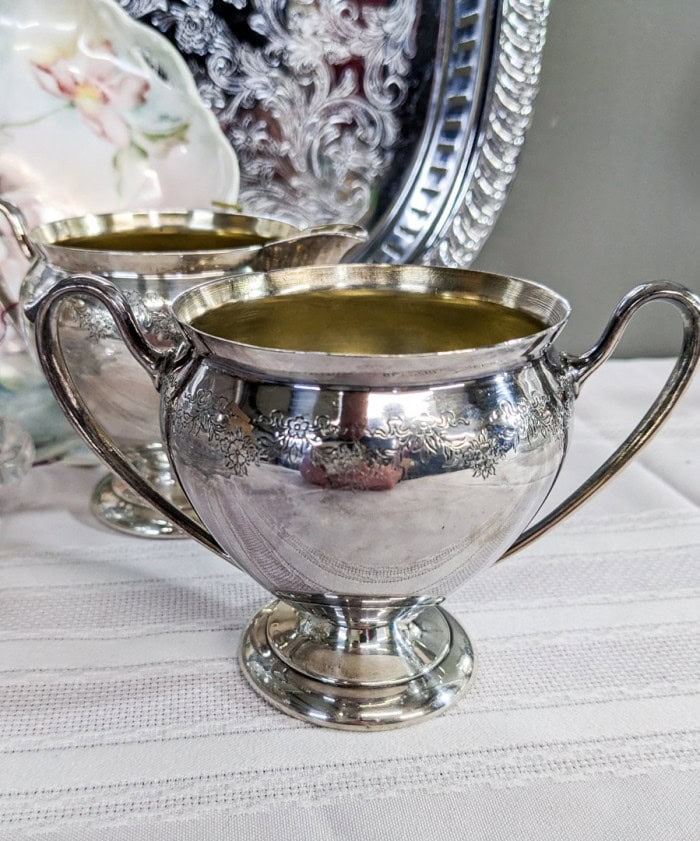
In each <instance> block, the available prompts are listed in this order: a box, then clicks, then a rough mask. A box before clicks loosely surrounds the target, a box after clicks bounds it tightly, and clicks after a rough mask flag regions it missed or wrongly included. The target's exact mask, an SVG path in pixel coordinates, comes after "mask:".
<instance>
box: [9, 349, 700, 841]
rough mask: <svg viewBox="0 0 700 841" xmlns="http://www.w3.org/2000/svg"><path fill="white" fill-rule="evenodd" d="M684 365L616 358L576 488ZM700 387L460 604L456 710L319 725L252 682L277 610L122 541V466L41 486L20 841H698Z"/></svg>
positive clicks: (23, 680)
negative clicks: (114, 490) (99, 495)
mask: <svg viewBox="0 0 700 841" xmlns="http://www.w3.org/2000/svg"><path fill="white" fill-rule="evenodd" d="M669 367H670V363H669V362H668V361H664V360H655V361H627V362H622V361H618V362H611V363H608V364H606V365H605V366H604V367H603V369H601V371H600V372H598V373H597V374H596V375H595V376H594V377H593V378H592V379H591V380H590V381H589V382H588V383H587V384H586V386H585V388H584V391H583V394H582V396H581V398H580V400H579V401H578V405H577V413H576V415H577V418H576V424H575V430H574V440H573V445H572V448H571V451H570V454H569V458H568V460H567V463H566V467H565V470H564V473H563V475H562V477H561V480H560V484H559V488H558V491H557V496H558V497H561V496H562V495H563V494H564V493H566V492H567V491H568V490H569V489H571V488H572V487H573V486H574V485H575V484H576V482H577V480H578V479H580V478H582V477H583V476H584V475H585V474H586V473H587V472H588V471H590V470H591V469H592V468H593V467H594V466H595V464H596V463H597V462H599V461H602V460H603V458H604V456H605V455H606V454H607V453H608V452H609V450H610V449H611V447H612V445H613V444H614V443H615V442H616V441H617V440H620V439H621V438H622V437H623V435H624V434H625V432H626V431H627V430H628V429H629V428H631V426H632V425H633V423H634V421H635V420H636V419H637V417H638V416H639V415H640V414H641V412H642V410H643V409H644V408H646V406H647V405H648V403H649V402H650V400H651V395H652V391H653V389H654V388H655V387H658V385H659V384H660V383H661V381H662V379H663V376H665V373H666V372H667V371H668V369H669ZM699 473H700V379H698V380H696V381H695V383H694V385H693V387H692V389H691V391H690V392H689V394H688V395H687V396H686V397H685V398H684V400H683V402H682V404H681V405H680V406H679V408H678V409H677V410H676V413H675V416H674V417H673V418H672V419H671V421H670V422H669V424H668V425H667V426H666V427H665V429H664V430H663V431H662V433H661V434H660V435H659V437H658V438H657V439H656V440H655V441H654V442H653V443H652V444H651V446H649V447H648V448H647V449H646V450H645V451H644V453H643V455H642V456H641V457H640V458H639V459H638V460H637V462H636V463H635V464H634V465H633V466H631V467H629V468H628V469H627V470H626V471H625V472H624V473H623V474H622V475H621V476H620V477H619V478H618V479H617V480H615V481H614V482H613V483H611V485H609V486H608V487H607V488H606V489H605V490H604V491H603V492H601V493H600V494H599V495H598V496H597V497H596V498H595V499H593V500H592V501H591V502H589V503H588V504H587V506H585V507H584V508H582V509H581V510H579V512H577V513H576V514H575V515H574V516H572V517H571V518H570V519H569V520H568V521H567V522H566V523H564V524H562V525H561V526H559V527H558V528H557V529H556V530H555V531H553V532H552V533H551V534H549V535H548V536H546V537H545V538H543V539H542V540H541V541H540V542H538V543H537V544H534V545H533V546H531V547H529V548H528V549H527V550H525V551H523V552H522V553H520V554H519V555H518V556H516V557H513V558H511V559H509V560H508V561H507V562H506V563H503V564H501V565H499V566H498V567H495V568H493V569H492V570H489V571H488V572H485V573H483V574H482V575H481V576H479V577H477V578H475V579H474V580H473V581H472V582H470V583H469V584H468V585H467V586H465V587H463V588H462V589H461V590H460V591H458V592H457V593H455V594H453V595H452V596H451V597H450V598H449V599H448V601H447V606H448V608H449V609H450V610H451V611H452V612H454V613H455V614H456V616H457V617H458V618H459V619H460V620H461V621H462V622H463V624H464V625H465V627H466V628H467V630H468V632H469V633H470V635H471V637H472V639H473V641H474V644H475V647H476V649H477V651H478V656H479V658H480V662H479V669H478V673H477V677H476V679H475V681H474V684H473V688H472V689H471V691H470V692H469V693H468V694H467V695H465V696H464V697H463V698H462V699H461V701H460V702H459V703H458V704H457V705H456V706H454V707H453V708H451V709H450V710H449V711H448V712H447V713H446V714H445V715H443V716H442V717H438V718H435V719H433V720H430V721H427V722H424V723H423V724H421V725H419V726H415V727H409V728H405V729H402V730H396V731H390V732H380V733H371V734H367V733H344V732H336V731H329V730H324V729H321V728H314V727H312V726H310V725H306V724H303V723H301V722H298V721H296V720H293V719H291V718H288V717H286V716H284V715H283V714H282V713H279V712H277V711H276V710H274V709H273V708H272V707H270V706H268V705H267V704H266V703H265V702H264V701H262V700H261V699H260V698H258V696H257V695H256V694H255V693H254V692H253V691H252V690H251V689H250V688H249V687H248V685H247V683H246V682H245V680H244V679H243V677H242V675H241V674H240V672H239V669H238V666H237V662H236V652H237V646H238V641H239V636H240V633H241V629H242V628H243V626H244V625H245V623H246V621H247V620H248V619H250V617H251V616H252V615H253V613H254V612H255V610H256V609H257V608H259V607H260V606H261V605H262V604H263V603H264V602H265V601H266V594H265V593H264V592H263V591H262V590H261V589H260V588H259V587H258V586H257V585H256V584H254V583H253V582H252V581H250V580H248V579H247V578H246V576H245V575H244V574H242V573H240V572H237V571H236V570H235V569H233V568H230V567H229V566H227V565H226V564H225V563H224V562H223V561H221V560H219V559H218V558H216V557H214V556H211V555H208V554H207V553H206V552H205V551H204V550H203V549H201V548H199V547H198V546H197V545H195V544H193V543H192V542H189V541H177V542H166V543H163V542H160V543H156V542H149V541H143V540H139V539H132V538H127V537H121V536H118V535H116V534H111V533H107V532H105V531H102V530H100V529H99V528H98V527H97V526H96V524H95V523H94V521H93V520H92V519H91V517H90V515H89V514H88V513H87V500H88V497H89V492H90V489H91V487H92V485H93V484H94V482H95V480H96V478H97V476H98V471H97V470H96V469H91V470H86V469H82V470H80V469H76V468H73V469H70V468H67V467H61V466H57V467H51V468H41V469H35V470H34V471H33V472H32V473H31V474H30V476H29V477H28V478H27V480H25V482H24V483H23V485H21V486H20V487H19V488H17V489H15V490H14V491H13V492H12V493H11V494H7V493H6V494H5V496H4V497H3V499H2V505H3V506H4V509H5V511H4V513H3V515H2V517H0V519H1V520H2V522H1V523H0V838H2V839H14V838H25V837H33V836H34V835H37V836H40V837H46V838H50V839H61V841H94V839H101V840H102V839H104V841H116V839H120V841H136V839H138V841H141V839H148V841H165V840H166V839H167V841H195V839H196V841H203V840H204V839H206V841H208V840H209V839H258V838H278V839H292V838H294V839H296V838H303V839H304V840H305V841H313V840H314V839H319V841H328V840H329V839H336V838H337V839H344V841H347V839H363V841H367V840H368V839H383V841H392V839H400V840H401V841H406V839H409V838H416V839H420V840H421V841H429V839H440V841H444V839H453V838H454V839H480V841H481V839H489V841H492V840H495V841H500V839H504V841H505V839H508V841H514V839H528V841H530V839H532V841H549V839H552V841H553V840H554V839H557V841H561V839H569V838H570V839H577V841H578V839H581V841H587V840H588V839H606V841H607V840H608V839H635V841H639V839H673V841H681V839H694V840H695V841H696V840H697V839H698V838H700V805H699V804H700V770H699V766H700V703H699V701H698V698H699V694H698V693H700V654H699V653H700V610H699V608H700V480H699V479H698V475H699Z"/></svg>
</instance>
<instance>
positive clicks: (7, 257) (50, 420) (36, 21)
mask: <svg viewBox="0 0 700 841" xmlns="http://www.w3.org/2000/svg"><path fill="white" fill-rule="evenodd" d="M0 88H1V89H2V97H0V197H1V198H3V199H5V200H7V201H10V202H12V203H13V204H15V205H17V206H18V207H19V208H20V209H21V210H22V212H23V213H24V215H25V217H26V218H27V221H28V224H29V225H30V226H31V227H33V226H34V225H38V224H41V223H45V222H51V221H54V220H56V219H61V218H66V217H69V216H79V215H82V214H84V213H86V212H92V213H103V212H114V211H118V210H126V209H130V210H134V209H147V208H164V207H211V206H212V204H213V203H216V202H223V203H227V204H232V203H235V202H236V201H237V198H238V190H239V169H238V161H237V157H236V154H235V152H234V151H233V149H232V147H231V144H230V142H229V141H228V139H227V138H226V137H225V135H224V134H223V132H222V131H221V129H220V127H219V124H218V122H217V120H216V118H215V117H214V115H213V114H212V113H211V111H210V110H209V109H208V108H207V107H206V106H205V105H204V104H203V103H202V101H201V99H200V97H199V94H198V92H197V88H196V85H195V83H194V80H193V78H192V76H191V74H190V71H189V70H188V68H187V65H186V63H185V60H184V59H183V58H182V57H181V55H180V54H179V53H178V51H177V50H176V49H175V48H174V47H173V46H172V45H171V44H170V43H169V42H168V41H167V39H166V38H164V37H163V36H162V35H160V34H159V33H157V32H155V31H154V30H153V29H151V28H149V27H148V26H146V25H144V24H142V23H139V22H137V21H135V20H133V19H132V18H130V17H129V15H128V14H126V12H124V11H123V10H122V9H121V8H120V7H119V5H118V4H117V3H115V2H114V0H22V2H18V0H0ZM26 268H27V263H26V260H25V258H24V256H23V255H22V253H21V252H20V250H19V248H18V247H17V246H16V243H15V241H14V238H13V237H12V236H11V234H10V232H9V230H8V228H7V227H6V225H5V223H4V220H3V221H2V224H0V271H1V272H2V274H3V277H4V280H5V286H6V288H8V289H9V292H10V296H12V295H13V293H16V292H17V291H18V290H19V285H20V282H21V280H22V277H23V276H24V274H25V271H26ZM15 297H16V295H15ZM2 321H3V313H2V312H0V331H2V330H3V324H2ZM8 341H9V340H8ZM8 341H6V342H5V343H4V347H2V348H0V355H2V358H0V414H10V415H15V416H16V415H17V414H18V413H19V415H20V416H21V417H22V420H23V421H25V422H26V421H27V419H29V421H30V423H29V425H30V426H32V425H33V426H36V427H37V429H36V430H33V431H34V437H35V441H36V442H37V443H38V444H40V446H41V447H43V446H44V445H46V446H48V447H52V446H55V445H56V443H57V442H56V441H55V440H52V439H53V437H54V436H53V435H52V432H51V430H56V429H57V428H60V430H61V432H60V433H56V434H57V435H60V437H61V438H67V436H68V434H69V430H68V427H67V425H63V426H61V424H60V423H59V424H58V425H57V424H56V417H55V413H54V412H53V408H54V407H53V403H52V401H51V398H50V395H49V393H48V387H47V386H46V385H45V384H44V383H43V379H41V380H39V381H38V382H37V381H36V378H34V379H32V378H31V377H28V378H22V377H19V373H20V368H22V365H23V360H22V354H17V353H16V350H17V349H16V347H15V348H14V349H13V352H12V353H11V352H10V351H9V350H8V347H9V345H8ZM18 365H19V366H20V368H18V367H17V366H18ZM20 380H22V382H24V383H25V384H26V388H25V389H23V388H22V387H21V386H22V382H20ZM34 407H39V408H38V409H37V410H36V411H37V412H38V415H40V417H39V416H38V417H33V415H32V412H33V411H34ZM47 407H48V408H47Z"/></svg>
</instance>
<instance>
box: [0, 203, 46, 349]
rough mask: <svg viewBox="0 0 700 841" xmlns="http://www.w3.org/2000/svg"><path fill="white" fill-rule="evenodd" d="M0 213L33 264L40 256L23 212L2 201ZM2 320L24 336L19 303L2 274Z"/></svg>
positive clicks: (0, 309) (0, 302)
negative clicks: (7, 320)
mask: <svg viewBox="0 0 700 841" xmlns="http://www.w3.org/2000/svg"><path fill="white" fill-rule="evenodd" d="M0 213H1V214H2V215H3V216H4V217H5V219H6V220H7V223H8V224H9V226H10V230H11V232H12V235H13V236H14V238H15V240H16V241H17V245H19V247H20V249H21V250H22V254H23V255H24V256H25V257H26V258H27V260H29V261H30V262H33V261H34V260H36V258H37V257H38V255H39V250H38V249H37V248H36V246H35V245H34V244H33V243H32V241H31V238H30V236H29V228H28V226H27V220H26V219H25V218H24V214H23V213H22V211H21V210H20V209H19V208H18V207H15V205H14V204H10V202H8V201H4V200H2V199H0ZM0 318H2V319H3V320H4V319H5V318H8V319H9V320H10V321H11V322H12V324H13V325H14V327H15V329H16V330H17V332H18V333H19V334H20V335H22V324H21V318H20V312H19V307H18V305H17V301H16V300H15V299H14V297H13V295H12V293H11V292H10V289H9V287H8V285H7V281H6V279H5V277H4V276H3V275H2V273H1V272H0Z"/></svg>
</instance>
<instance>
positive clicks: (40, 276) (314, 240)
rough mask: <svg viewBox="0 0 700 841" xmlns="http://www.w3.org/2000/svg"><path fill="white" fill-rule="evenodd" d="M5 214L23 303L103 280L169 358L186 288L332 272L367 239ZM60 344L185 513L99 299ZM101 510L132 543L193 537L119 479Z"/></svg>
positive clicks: (165, 221) (67, 322) (267, 227)
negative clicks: (76, 277) (303, 271)
mask: <svg viewBox="0 0 700 841" xmlns="http://www.w3.org/2000/svg"><path fill="white" fill-rule="evenodd" d="M0 212H2V213H3V214H4V215H5V216H6V218H7V219H8V221H9V222H10V224H11V227H12V230H13V232H14V234H15V236H16V237H17V240H18V243H19V244H20V246H21V247H22V249H23V250H24V253H25V255H26V256H27V258H28V259H29V260H30V261H31V264H30V267H29V269H28V272H27V275H26V277H25V278H24V281H23V283H22V286H21V290H20V300H21V302H22V303H23V304H26V303H28V302H30V301H36V300H37V299H38V298H39V297H41V295H43V294H44V293H45V292H46V291H47V290H48V289H50V288H51V287H52V286H53V285H54V284H55V283H56V282H57V281H58V280H60V279H61V278H63V277H66V276H67V275H68V274H71V273H75V272H91V273H94V274H99V275H100V276H102V277H106V278H109V279H110V280H112V281H113V282H114V283H116V284H117V285H118V286H119V288H120V289H121V290H122V291H123V292H124V294H125V296H126V298H127V300H128V301H129V303H130V305H131V306H132V308H133V311H134V315H135V317H136V318H137V320H138V321H139V324H140V325H141V329H142V330H143V332H144V334H145V335H146V336H147V337H148V340H149V342H151V343H152V344H153V345H154V346H156V347H159V348H160V349H161V350H165V349H167V348H172V347H174V346H175V345H177V344H178V343H179V342H180V341H181V339H182V336H181V333H180V329H179V327H178V325H177V323H176V321H175V320H174V319H173V318H172V317H171V315H170V312H169V304H170V302H171V301H172V300H173V298H175V296H177V295H178V294H179V293H180V292H182V291H183V290H185V289H188V288H189V287H191V286H194V285H196V284H198V283H201V282H202V281H204V280H207V279H211V278H216V277H221V276H222V275H224V274H231V273H232V272H252V271H255V270H266V269H270V268H274V267H278V266H280V267H281V266H301V265H307V264H312V263H333V262H336V261H337V260H339V259H340V258H341V257H342V256H343V255H344V254H345V253H346V252H348V251H349V250H350V249H352V248H353V247H355V246H356V245H358V244H359V243H361V242H363V241H364V239H365V232H364V231H363V230H362V229H361V228H358V227H357V226H354V225H328V226H325V227H322V228H309V229H305V230H303V229H299V228H296V227H294V226H292V225H288V224H286V223H283V222H279V221H276V220H273V219H265V218H260V217H254V216H245V215H242V214H238V213H229V212H223V211H221V212H214V211H210V210H171V211H155V210H149V211H142V212H121V213H114V214H103V215H86V216H80V217H75V218H71V219H63V220H60V221H57V222H52V223H50V224H45V225H41V226H40V227H37V228H35V229H33V230H32V231H28V230H27V229H26V226H25V224H24V221H23V218H22V215H21V213H20V212H19V211H18V210H17V209H16V208H14V207H13V206H12V205H8V204H7V203H2V202H0ZM22 328H24V329H26V325H22V324H20V329H22ZM60 336H61V343H62V347H63V350H64V353H65V357H66V363H67V365H68V367H69V369H70V371H71V376H72V377H73V379H74V380H75V382H76V384H77V386H78V388H79V389H80V390H81V392H82V393H83V394H84V395H85V399H86V401H87V403H88V406H89V407H90V410H91V411H92V412H94V413H95V415H96V416H97V417H98V418H99V420H100V422H101V423H102V424H103V425H104V427H105V428H106V429H107V430H108V432H109V434H110V436H112V437H113V439H114V440H115V441H116V442H117V443H118V444H119V446H120V447H122V448H123V449H124V451H125V452H127V453H128V455H129V458H130V459H131V461H132V462H133V463H134V464H135V465H136V466H137V467H138V469H139V470H140V471H141V473H142V474H143V475H144V476H146V477H147V478H148V480H149V481H150V482H151V483H152V484H154V485H157V486H158V487H159V489H160V491H161V493H163V494H165V495H166V496H168V498H169V499H170V500H171V501H172V502H173V503H174V504H176V505H178V506H179V507H181V508H182V507H186V506H187V500H186V499H185V497H184V496H183V495H182V492H181V490H180V487H179V485H178V484H177V482H176V480H175V479H174V477H173V475H172V471H171V469H170V464H169V462H168V458H167V456H166V454H165V452H164V451H163V447H162V444H161V440H160V429H159V426H158V396H157V395H156V394H155V392H154V391H153V388H152V386H151V384H150V382H149V380H148V378H147V377H146V376H144V374H143V371H141V369H140V368H139V366H138V365H137V364H136V363H135V362H134V360H133V359H132V357H131V354H130V353H128V351H127V350H126V348H125V347H124V344H123V342H122V340H121V337H120V336H119V333H118V331H117V330H116V328H115V326H114V323H113V321H112V319H111V318H110V316H109V315H108V313H107V311H106V310H105V309H104V307H103V306H102V305H101V304H99V303H96V302H94V301H92V300H91V299H80V298H73V299H72V300H71V301H70V302H69V304H68V305H67V306H66V307H64V308H63V309H62V311H61V316H60ZM92 510H93V513H94V514H95V515H96V516H97V518H98V519H99V520H100V521H101V522H103V523H105V524H106V525H109V526H111V527H113V528H116V529H118V530H120V531H123V532H126V533H128V534H136V535H140V536H143V537H179V536H182V535H181V532H179V531H178V530H176V529H174V528H173V525H172V524H171V523H170V521H168V520H167V519H164V518H163V516H162V514H160V513H159V512H157V511H154V510H153V509H152V508H151V506H150V505H146V504H144V502H143V500H141V499H140V498H139V497H138V496H136V495H134V493H133V491H131V490H130V489H129V488H128V487H127V486H126V485H124V483H123V482H121V481H120V480H119V479H117V478H116V477H115V476H113V475H108V476H106V477H105V478H104V479H102V480H101V481H100V482H99V484H98V485H97V487H96V489H95V493H94V495H93V499H92Z"/></svg>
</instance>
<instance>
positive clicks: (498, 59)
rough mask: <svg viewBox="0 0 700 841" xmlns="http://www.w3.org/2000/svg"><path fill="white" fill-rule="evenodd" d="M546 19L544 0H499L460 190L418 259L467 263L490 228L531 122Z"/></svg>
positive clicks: (500, 204) (547, 3) (452, 263)
mask: <svg viewBox="0 0 700 841" xmlns="http://www.w3.org/2000/svg"><path fill="white" fill-rule="evenodd" d="M548 18H549V0H502V2H501V4H500V8H499V10H498V20H497V23H496V32H495V49H494V55H493V59H492V69H491V72H490V80H489V85H488V89H487V91H486V99H485V103H484V107H483V111H482V116H481V120H480V126H479V129H478V133H477V139H476V142H475V146H474V149H473V152H472V155H471V157H470V162H469V167H468V170H467V174H466V176H465V178H464V182H463V185H462V191H461V195H460V197H459V199H458V201H457V202H456V203H455V210H454V212H453V213H452V216H451V218H450V219H449V221H448V223H447V224H446V225H444V227H443V228H442V229H440V230H439V231H437V232H436V233H435V234H434V236H433V238H432V242H431V243H429V244H428V245H427V246H426V248H425V250H424V253H423V254H422V256H421V258H420V261H421V262H423V263H426V264H432V265H443V266H451V267H459V266H462V267H466V266H469V265H471V264H472V263H473V262H474V260H475V259H476V257H477V256H478V254H479V252H480V251H481V248H482V247H483V245H484V243H485V242H486V240H487V238H488V236H489V234H490V233H491V231H492V230H493V227H494V225H495V224H496V221H497V219H498V216H499V215H500V213H501V210H502V209H503V206H504V205H505V202H506V199H507V197H508V192H509V190H510V187H511V185H512V183H513V180H514V178H515V175H516V172H517V168H518V164H519V160H520V154H521V152H522V149H523V145H524V142H525V136H526V134H527V131H528V129H529V127H530V124H531V122H532V117H533V111H534V104H535V98H536V96H537V93H538V91H539V79H540V71H541V68H542V53H543V50H544V45H545V39H546V32H547V22H548Z"/></svg>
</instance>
